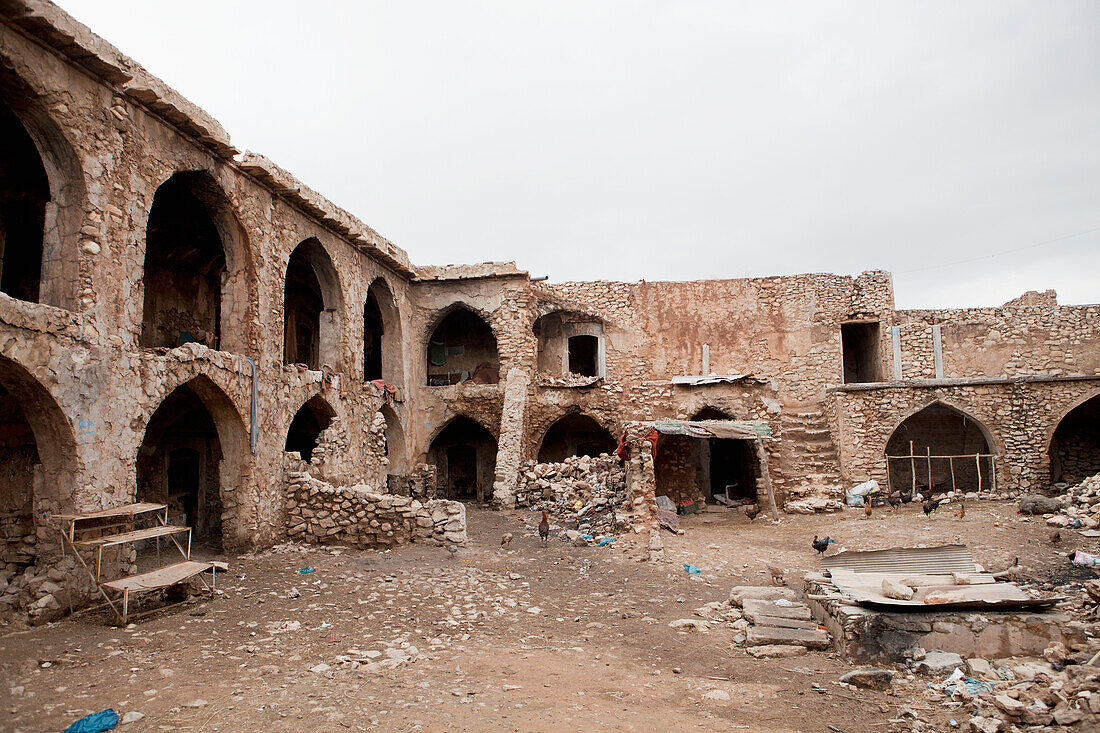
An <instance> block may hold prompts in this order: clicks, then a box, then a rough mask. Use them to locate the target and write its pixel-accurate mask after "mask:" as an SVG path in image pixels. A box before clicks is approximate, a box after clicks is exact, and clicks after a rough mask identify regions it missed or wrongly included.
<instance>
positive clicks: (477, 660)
mask: <svg viewBox="0 0 1100 733" xmlns="http://www.w3.org/2000/svg"><path fill="white" fill-rule="evenodd" d="M523 520H526V521H527V522H529V523H530V527H533V525H534V523H535V522H537V519H536V518H534V515H532V514H531V513H529V512H528V513H524V512H492V511H488V510H484V509H474V508H471V509H470V511H469V525H470V528H469V534H470V538H471V541H470V544H469V546H468V547H465V548H462V549H460V550H459V551H458V553H457V554H456V555H455V556H453V557H452V556H451V555H450V554H449V553H448V552H447V551H446V550H444V549H443V548H436V547H427V546H420V545H413V546H406V547H403V548H400V549H397V550H393V551H389V552H367V551H358V550H346V549H340V548H326V549H320V548H306V547H301V546H292V545H285V546H280V547H277V548H274V549H271V550H265V551H261V552H257V553H254V554H245V555H240V556H234V557H230V558H228V559H229V561H230V568H231V569H230V572H229V573H226V574H221V575H219V587H220V588H221V589H223V590H224V593H223V594H222V595H219V596H218V597H217V598H216V599H215V600H213V601H211V600H210V599H209V597H208V596H207V597H206V598H203V599H198V600H196V601H195V602H194V603H192V604H190V605H184V606H182V607H177V608H175V609H169V610H165V611H163V612H159V613H157V614H154V615H151V616H149V617H147V618H144V619H141V620H139V621H138V622H137V623H135V624H132V625H131V626H129V627H127V628H125V629H123V628H118V627H114V626H112V625H111V619H109V618H107V617H105V616H102V615H94V614H86V615H79V616H77V617H75V618H67V619H64V620H62V621H61V622H58V623H56V624H51V625H49V626H47V627H44V628H37V629H32V630H29V631H15V632H10V633H7V634H6V635H4V636H0V699H4V698H6V702H3V703H0V729H2V730H5V731H48V730H52V731H56V730H61V729H63V728H64V727H65V726H67V725H68V724H70V723H71V722H72V721H74V720H76V719H77V718H80V717H81V716H83V715H86V714H87V713H89V712H95V711H98V710H102V709H104V708H108V707H110V708H114V709H115V710H116V711H117V712H118V713H119V714H120V715H122V714H124V713H125V712H128V711H137V712H140V713H143V714H144V717H143V718H142V719H140V720H138V721H137V722H134V723H131V724H128V725H124V726H123V725H120V726H119V730H126V731H144V730H191V731H244V730H249V731H256V730H265V731H303V730H310V731H342V730H349V729H350V730H368V729H378V730H387V731H466V730H469V731H543V730H545V731H550V730H554V731H559V730H582V729H583V730H617V731H654V730H711V729H714V730H750V731H827V730H828V728H827V727H826V726H827V725H830V724H831V725H833V726H836V728H838V729H839V730H841V731H846V732H855V731H886V730H890V729H891V725H890V723H889V722H888V721H889V719H890V718H892V717H894V716H895V714H896V713H897V711H898V709H899V708H900V707H902V706H904V705H908V706H909V707H910V708H912V709H913V710H915V711H918V712H920V713H921V714H922V715H924V716H926V718H925V719H926V720H929V721H932V722H934V723H936V724H937V727H939V726H940V725H942V726H946V725H947V723H946V720H947V719H948V718H949V717H950V716H951V709H950V708H944V707H942V706H940V705H938V704H934V703H930V702H928V701H927V700H926V699H925V697H923V696H922V691H923V690H925V689H926V687H927V682H928V681H929V680H927V679H924V678H920V677H907V676H906V675H905V674H904V673H903V674H900V675H898V676H897V677H896V678H895V685H894V688H893V690H892V691H890V692H889V693H883V692H873V691H864V690H858V691H857V690H853V689H850V688H841V687H838V686H837V685H835V684H833V683H834V682H835V681H836V679H837V678H838V677H839V676H840V675H841V674H842V673H844V672H846V671H848V670H849V669H851V668H852V667H851V666H850V665H849V664H847V663H846V662H844V661H842V660H839V659H836V658H835V657H834V656H832V655H831V654H830V653H829V652H810V653H808V654H806V655H804V656H801V657H796V658H790V659H771V660H766V659H765V660H757V659H755V658H753V657H751V656H749V655H748V654H747V653H746V652H745V651H744V650H743V649H741V648H739V647H737V646H735V645H733V644H732V641H731V639H732V636H733V630H732V629H729V628H725V627H719V628H716V629H714V630H712V631H709V632H705V633H683V632H677V631H674V630H673V629H671V628H669V627H668V622H670V621H672V620H674V619H679V618H690V617H691V616H692V609H694V608H696V607H698V606H701V605H702V604H704V603H706V602H709V601H716V600H724V599H726V598H727V597H728V595H729V589H730V588H731V587H732V586H734V585H738V584H762V583H766V582H767V581H768V577H769V573H768V571H767V567H766V566H767V565H769V564H770V565H779V566H781V567H783V568H784V569H785V572H786V575H787V577H788V578H794V576H796V575H797V571H799V570H810V569H816V567H817V562H818V561H817V555H816V553H815V552H814V551H813V550H812V549H811V548H810V540H811V538H812V537H813V535H814V534H815V533H816V534H822V535H825V534H828V535H831V536H832V537H834V538H836V539H837V540H838V541H839V544H840V545H842V546H844V547H846V548H848V549H872V548H878V547H884V546H893V545H897V544H917V543H926V544H938V543H942V542H964V543H966V544H968V545H969V546H970V547H971V549H972V550H973V553H974V556H975V559H976V560H977V561H979V562H981V563H982V564H984V565H986V566H987V567H988V568H991V569H1000V567H1003V566H1005V565H1007V564H1008V563H1010V562H1011V561H1012V558H1013V557H1017V556H1018V557H1019V558H1020V562H1021V564H1024V565H1026V566H1027V567H1028V568H1029V569H1030V570H1031V573H1032V574H1033V575H1034V576H1036V577H1045V576H1046V575H1048V574H1049V575H1050V576H1051V577H1058V575H1059V573H1060V572H1061V571H1062V569H1064V568H1065V567H1066V566H1067V565H1068V561H1067V560H1066V559H1065V558H1063V557H1060V556H1059V555H1058V554H1057V553H1058V552H1065V551H1066V550H1068V549H1071V545H1072V547H1080V548H1082V549H1086V550H1092V551H1096V550H1097V549H1098V544H1097V541H1096V540H1088V541H1083V542H1080V541H1077V539H1074V538H1076V537H1077V535H1076V533H1073V532H1067V531H1065V530H1063V532H1062V533H1063V534H1064V535H1073V536H1074V538H1067V539H1064V540H1062V542H1061V544H1059V545H1052V544H1051V542H1050V539H1049V537H1050V529H1049V528H1048V527H1047V526H1046V525H1045V524H1043V522H1042V520H1041V519H1040V518H1035V519H1032V518H1027V517H1020V516H1018V515H1017V514H1016V513H1015V506H1014V505H1012V504H1008V503H984V502H983V503H981V504H979V503H977V502H971V503H970V505H969V506H968V512H967V516H966V518H965V519H962V520H960V519H956V518H954V517H952V516H951V515H950V513H942V514H939V515H938V516H934V517H933V518H932V519H925V518H924V516H923V515H922V514H921V512H920V509H919V507H916V506H907V507H905V508H904V509H903V510H902V511H901V512H900V513H898V514H897V515H889V514H886V513H884V512H881V511H876V513H875V516H874V517H873V518H872V519H870V520H866V519H863V518H861V515H859V514H857V513H856V512H848V513H846V514H843V515H831V516H789V517H787V516H785V517H784V518H783V520H782V522H781V523H780V524H779V525H773V524H768V523H765V522H760V521H758V522H756V523H753V524H750V523H749V522H748V521H747V520H746V519H745V518H744V517H743V516H741V515H730V514H714V513H707V514H702V515H696V516H691V517H686V518H684V528H685V530H686V532H685V534H683V535H682V536H672V535H671V534H669V533H667V532H666V533H665V534H664V538H665V546H666V556H667V557H666V560H665V561H664V562H663V563H660V564H653V563H650V562H647V561H645V556H646V553H645V551H644V549H645V548H644V547H643V546H642V545H641V544H635V543H633V542H632V541H631V540H630V539H629V538H620V539H619V540H618V541H617V542H616V543H615V544H614V545H612V546H610V547H579V548H578V547H572V546H570V545H568V544H567V543H565V542H564V541H563V540H559V539H553V540H551V542H550V543H549V545H548V546H547V547H541V546H540V545H539V542H538V539H537V537H531V536H524V535H525V532H530V531H531V530H530V529H525V525H524V524H523ZM503 532H512V533H513V534H514V535H515V539H514V540H513V542H512V545H511V549H510V551H507V552H506V551H503V550H502V549H501V548H500V547H499V544H500V537H501V534H502V533H503ZM683 563H692V564H694V565H695V566H697V567H698V568H700V569H701V570H702V573H701V574H700V575H689V574H688V573H686V572H685V571H684V569H683ZM306 567H313V568H314V572H312V573H306V574H302V573H299V572H298V571H299V570H300V569H302V568H306ZM792 584H794V582H792ZM413 647H415V648H413ZM379 652H380V653H381V656H378V655H377V654H376V653H379ZM386 659H392V660H393V661H391V662H389V663H383V664H381V665H380V664H379V662H380V661H381V660H386ZM346 660H362V661H359V662H351V661H346ZM405 660H408V661H405ZM391 665H393V668H390V669H385V668H383V669H379V667H380V666H381V667H386V666H391ZM714 689H720V690H724V691H726V692H728V693H729V695H730V699H729V700H728V701H726V700H708V699H704V698H703V695H704V694H705V693H706V692H708V691H710V690H714ZM962 717H963V720H964V721H965V715H964V716H962ZM964 725H965V723H964Z"/></svg>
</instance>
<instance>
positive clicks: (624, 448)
mask: <svg viewBox="0 0 1100 733" xmlns="http://www.w3.org/2000/svg"><path fill="white" fill-rule="evenodd" d="M660 437H661V435H660V433H658V432H657V429H656V428H650V430H649V432H648V433H646V434H645V439H646V440H648V441H649V443H650V445H652V446H653V457H654V458H655V459H656V458H657V439H658V438H660ZM615 455H617V456H618V457H619V460H620V461H625V460H627V459H629V458H630V441H629V440H627V438H626V433H623V435H622V437H621V438H619V447H618V448H616V449H615Z"/></svg>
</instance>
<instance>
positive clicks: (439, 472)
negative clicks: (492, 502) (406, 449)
mask: <svg viewBox="0 0 1100 733" xmlns="http://www.w3.org/2000/svg"><path fill="white" fill-rule="evenodd" d="M428 462H429V463H431V464H433V465H434V466H435V467H436V477H437V482H438V490H439V493H440V494H441V495H442V496H443V497H445V498H448V499H460V500H467V501H480V502H485V501H488V500H489V499H490V498H491V497H492V491H493V479H494V474H495V472H496V462H497V441H496V438H494V437H493V435H492V433H490V432H489V431H488V430H486V429H485V428H483V427H482V426H481V425H479V424H477V423H476V422H474V421H473V420H471V419H469V418H466V417H457V418H455V419H454V420H452V421H451V422H450V423H449V424H448V425H447V427H445V428H443V430H441V431H440V432H439V435H437V436H436V437H435V439H434V440H433V441H432V445H431V448H429V449H428Z"/></svg>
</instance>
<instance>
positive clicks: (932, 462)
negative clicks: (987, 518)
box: [886, 402, 994, 494]
mask: <svg viewBox="0 0 1100 733" xmlns="http://www.w3.org/2000/svg"><path fill="white" fill-rule="evenodd" d="M990 453H991V451H990V445H989V440H988V439H987V438H986V431H985V429H984V428H983V427H982V426H981V425H980V424H979V423H978V422H977V421H975V420H974V419H972V418H971V417H969V416H968V415H966V414H965V413H963V412H961V411H960V410H957V409H955V408H954V407H951V406H949V405H945V404H943V403H942V402H935V403H933V404H931V405H929V406H928V407H925V408H924V409H922V410H921V411H919V412H917V413H915V414H913V415H910V416H909V417H907V418H906V419H905V420H903V421H902V423H901V424H900V425H898V427H897V428H896V429H895V430H894V432H893V434H892V435H891V436H890V440H889V442H888V443H887V444H886V455H887V456H889V457H890V458H888V461H889V472H890V473H889V485H890V487H891V488H892V489H893V490H894V491H896V492H901V493H908V492H910V491H913V490H914V489H915V490H916V491H918V492H921V493H923V494H928V493H929V492H931V493H933V494H936V493H942V492H945V491H950V490H953V489H958V490H961V491H978V490H979V486H980V488H981V490H983V491H988V490H989V489H990V488H991V486H992V485H993V484H992V482H993V480H994V479H993V476H992V467H993V459H992V458H991V457H990ZM914 456H915V457H914Z"/></svg>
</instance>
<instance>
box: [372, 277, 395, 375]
mask: <svg viewBox="0 0 1100 733" xmlns="http://www.w3.org/2000/svg"><path fill="white" fill-rule="evenodd" d="M401 331H402V328H401V314H400V312H399V311H398V308H397V302H396V300H395V299H394V297H393V291H392V290H390V286H389V284H388V283H387V282H386V280H385V278H382V277H377V278H375V279H374V282H372V283H371V284H370V287H369V288H367V298H366V301H365V302H364V304H363V379H364V380H365V381H369V380H373V379H382V380H385V382H386V383H387V384H402V383H404V361H405V360H404V358H403V354H402V352H403V349H404V342H403V340H402V337H401Z"/></svg>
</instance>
